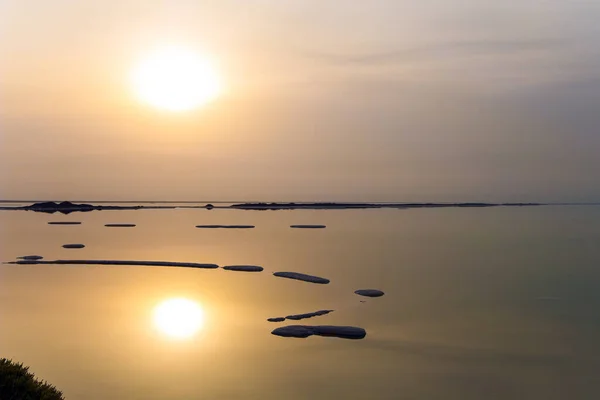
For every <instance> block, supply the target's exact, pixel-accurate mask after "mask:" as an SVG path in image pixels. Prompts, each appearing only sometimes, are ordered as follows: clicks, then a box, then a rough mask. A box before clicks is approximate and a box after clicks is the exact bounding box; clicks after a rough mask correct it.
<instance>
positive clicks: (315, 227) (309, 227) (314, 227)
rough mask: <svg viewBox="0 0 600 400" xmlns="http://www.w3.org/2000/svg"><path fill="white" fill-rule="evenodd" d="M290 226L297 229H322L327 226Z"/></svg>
mask: <svg viewBox="0 0 600 400" xmlns="http://www.w3.org/2000/svg"><path fill="white" fill-rule="evenodd" d="M290 228H298V229H324V228H327V227H326V226H325V225H290Z"/></svg>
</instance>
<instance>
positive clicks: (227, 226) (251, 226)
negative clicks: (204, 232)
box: [196, 225, 255, 229]
mask: <svg viewBox="0 0 600 400" xmlns="http://www.w3.org/2000/svg"><path fill="white" fill-rule="evenodd" d="M254 227H255V226H254V225H196V228H205V229H218V228H223V229H252V228H254Z"/></svg>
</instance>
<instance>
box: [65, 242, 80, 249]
mask: <svg viewBox="0 0 600 400" xmlns="http://www.w3.org/2000/svg"><path fill="white" fill-rule="evenodd" d="M63 247H64V248H65V249H83V248H84V247H85V245H84V244H81V243H69V244H63Z"/></svg>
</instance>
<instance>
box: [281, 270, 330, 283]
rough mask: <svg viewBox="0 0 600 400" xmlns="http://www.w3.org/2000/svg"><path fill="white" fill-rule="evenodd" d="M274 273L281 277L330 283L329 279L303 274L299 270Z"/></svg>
mask: <svg viewBox="0 0 600 400" xmlns="http://www.w3.org/2000/svg"><path fill="white" fill-rule="evenodd" d="M273 275H275V276H278V277H280V278H288V279H296V280H299V281H304V282H311V283H319V284H322V285H324V284H327V283H329V279H325V278H321V277H318V276H314V275H306V274H301V273H299V272H275V273H273Z"/></svg>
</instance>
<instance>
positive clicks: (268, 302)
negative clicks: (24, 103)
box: [0, 207, 600, 399]
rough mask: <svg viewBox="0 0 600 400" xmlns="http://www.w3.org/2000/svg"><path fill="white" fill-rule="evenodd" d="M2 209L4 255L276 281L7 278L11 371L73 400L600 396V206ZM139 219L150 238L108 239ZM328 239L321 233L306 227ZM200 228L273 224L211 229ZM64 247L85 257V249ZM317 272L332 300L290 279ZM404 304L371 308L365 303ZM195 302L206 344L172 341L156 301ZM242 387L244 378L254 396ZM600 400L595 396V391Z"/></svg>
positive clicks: (3, 312) (3, 296)
mask: <svg viewBox="0 0 600 400" xmlns="http://www.w3.org/2000/svg"><path fill="white" fill-rule="evenodd" d="M50 218H51V216H48V215H44V214H35V213H27V212H2V213H0V223H1V225H2V226H3V229H2V233H1V235H2V236H1V242H0V243H1V244H2V257H3V260H9V259H12V258H14V257H16V256H19V255H25V254H41V255H44V256H45V257H46V258H47V259H52V258H74V255H76V257H77V258H87V259H132V260H135V259H138V260H140V259H145V260H170V261H192V262H207V263H217V264H219V265H227V264H256V265H262V266H264V267H265V271H264V272H261V273H237V272H229V271H223V270H195V269H168V268H155V267H116V266H115V267H110V266H85V267H83V266H59V265H32V266H27V265H19V266H15V265H10V266H9V265H3V266H1V267H0V275H1V283H0V318H1V323H2V326H3V329H2V331H1V332H0V345H1V348H2V349H3V354H2V356H4V357H12V358H14V359H16V360H19V361H22V362H24V363H25V364H28V365H31V367H32V370H34V371H35V372H36V374H37V375H39V376H42V377H43V378H44V379H47V380H48V381H50V382H52V383H54V384H56V385H57V386H58V387H59V388H61V389H63V390H64V392H65V394H66V395H67V397H68V398H74V399H106V398H136V397H141V398H145V399H172V398H196V397H200V398H208V399H211V398H214V399H221V398H245V399H247V398H257V399H258V398H260V399H265V398H266V399H269V398H273V399H279V398H297V399H303V398H307V397H311V398H323V399H329V398H334V397H346V398H357V399H358V398H361V399H362V398H365V399H366V398H378V399H397V398H398V394H399V393H401V394H402V396H404V398H408V399H417V398H419V399H420V398H443V399H479V398H482V397H485V398H488V399H489V398H492V399H494V398H498V399H505V398H529V399H559V398H565V397H571V398H592V397H589V395H590V394H600V383H597V380H596V379H595V373H594V372H595V371H597V368H598V366H600V365H599V364H600V345H598V344H597V343H598V342H597V340H596V338H597V335H598V334H599V333H600V332H599V331H600V329H599V328H600V322H599V321H598V319H597V310H598V306H600V298H599V296H600V295H599V294H598V293H599V292H598V291H597V285H596V282H598V278H600V276H599V272H598V270H597V268H596V267H597V265H598V261H600V253H599V250H598V248H597V243H598V240H599V239H600V210H599V209H596V208H589V207H588V208H585V207H564V208H556V207H551V208H527V209H500V208H497V209H466V210H462V209H440V210H433V209H431V210H356V211H354V210H344V211H293V212H288V211H281V212H245V211H226V210H218V211H216V212H215V211H210V212H209V211H205V210H158V211H150V210H142V211H131V212H129V211H117V212H110V211H103V212H92V213H85V214H72V215H69V216H66V217H61V219H65V220H81V221H83V224H82V225H80V226H49V225H47V224H46V222H47V221H48V220H50ZM107 221H110V222H115V221H117V222H130V223H135V224H137V227H136V228H132V229H122V230H118V229H117V230H115V229H108V228H104V227H103V224H104V223H106V222H107ZM314 223H316V224H321V223H322V224H326V225H327V229H324V230H318V231H301V230H293V229H290V228H289V225H292V224H314ZM197 224H252V225H256V229H253V230H246V231H237V230H225V231H223V230H199V229H195V228H194V226H195V225H197ZM64 243H84V244H86V248H85V249H81V250H67V249H63V248H62V247H61V246H62V244H64ZM274 271H298V272H304V273H309V274H315V275H318V276H323V277H326V278H328V279H331V283H330V284H329V285H313V284H308V283H304V282H298V281H291V280H287V279H281V278H275V277H273V276H271V273H272V272H274ZM371 287H372V288H378V289H382V290H384V291H385V292H386V295H385V296H383V297H381V298H378V299H366V300H367V302H366V303H361V302H360V300H364V299H365V298H361V297H359V296H357V295H355V294H354V293H353V292H354V290H356V289H359V288H371ZM180 297H183V298H189V299H193V300H194V301H197V302H199V303H200V304H202V306H203V310H204V314H205V324H204V327H203V329H201V330H199V331H198V332H197V334H195V335H193V336H192V337H190V338H188V339H186V340H179V341H178V340H165V337H164V335H162V334H161V332H159V331H157V330H156V329H155V327H154V325H153V315H154V314H153V312H154V310H155V308H156V305H157V304H159V303H160V302H161V301H164V300H165V299H169V298H180ZM320 309H334V310H335V311H334V312H333V313H331V314H329V315H326V316H320V317H315V318H313V319H310V320H305V321H302V322H300V323H307V324H335V325H338V324H339V325H356V326H361V327H364V328H365V329H366V330H367V337H366V338H365V339H364V340H362V341H345V340H340V339H330V338H319V337H312V338H309V339H306V340H301V339H285V338H279V337H275V336H272V335H270V331H271V330H272V329H274V328H275V327H277V326H281V325H284V324H286V323H287V322H284V323H280V324H274V323H270V322H267V321H266V319H267V318H269V317H275V316H285V315H289V314H297V313H304V312H311V311H316V310H320ZM232 382H236V384H235V385H233V384H232ZM593 397H595V396H593Z"/></svg>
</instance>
